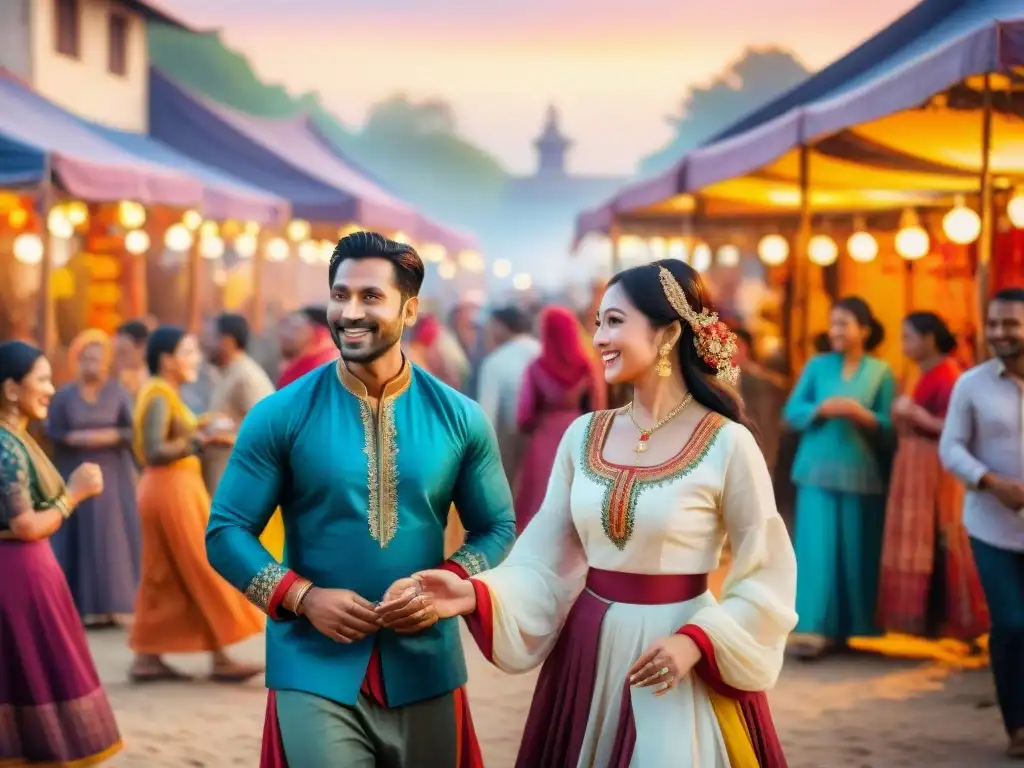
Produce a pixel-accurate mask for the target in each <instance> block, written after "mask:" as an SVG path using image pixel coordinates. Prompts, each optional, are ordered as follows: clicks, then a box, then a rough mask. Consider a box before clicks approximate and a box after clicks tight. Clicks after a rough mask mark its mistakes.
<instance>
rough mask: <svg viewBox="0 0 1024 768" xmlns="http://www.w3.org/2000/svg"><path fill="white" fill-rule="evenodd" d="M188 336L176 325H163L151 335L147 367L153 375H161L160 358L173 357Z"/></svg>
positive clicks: (147, 343)
mask: <svg viewBox="0 0 1024 768" xmlns="http://www.w3.org/2000/svg"><path fill="white" fill-rule="evenodd" d="M187 335H188V334H187V333H186V332H185V329H184V328H179V327H178V326H176V325H161V326H160V327H159V328H157V329H156V330H155V331H153V332H152V333H151V334H149V341H147V342H146V367H147V368H149V372H150V374H151V375H153V376H156V375H157V374H159V373H160V358H161V357H162V356H163V355H173V354H174V353H175V351H176V350H177V349H178V345H179V344H181V340H182V339H184V338H185V336H187Z"/></svg>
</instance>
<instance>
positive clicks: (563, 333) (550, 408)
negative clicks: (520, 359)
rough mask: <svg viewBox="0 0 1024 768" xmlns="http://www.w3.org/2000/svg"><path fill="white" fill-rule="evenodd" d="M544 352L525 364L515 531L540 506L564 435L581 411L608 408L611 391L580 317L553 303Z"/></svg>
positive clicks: (546, 318)
mask: <svg viewBox="0 0 1024 768" xmlns="http://www.w3.org/2000/svg"><path fill="white" fill-rule="evenodd" d="M540 340H541V354H540V357H539V358H537V359H536V360H535V361H534V362H533V363H531V364H530V367H529V368H527V369H526V374H525V377H524V379H523V387H522V389H521V390H520V396H519V411H518V414H517V418H516V421H517V423H518V426H519V429H521V430H522V431H523V432H524V433H525V434H526V436H527V444H526V449H525V452H524V454H523V461H522V465H521V467H520V470H519V477H518V479H517V482H516V493H515V507H516V532H517V533H522V532H523V529H525V528H526V525H527V523H529V522H530V520H532V519H533V516H534V515H535V514H536V513H537V510H538V509H540V505H541V502H542V501H544V493H545V491H546V490H547V487H548V478H549V477H550V475H551V467H552V466H554V463H555V454H556V453H557V451H558V444H559V443H560V442H561V440H562V435H564V434H565V430H567V429H568V428H569V425H570V424H572V423H573V421H575V420H576V418H577V417H578V416H581V415H583V414H584V413H588V412H589V411H600V410H602V409H604V407H605V399H606V397H607V390H606V387H605V386H604V382H603V381H600V380H599V379H598V372H597V370H596V369H595V366H594V363H593V361H592V359H591V357H590V356H589V355H588V354H587V352H586V349H585V347H584V346H583V334H582V332H581V328H580V325H579V323H578V322H577V320H576V316H575V315H573V313H572V312H570V311H569V310H568V309H565V308H563V307H549V308H548V309H546V310H544V312H543V314H542V315H541V317H540Z"/></svg>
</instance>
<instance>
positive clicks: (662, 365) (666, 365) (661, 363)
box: [654, 344, 672, 378]
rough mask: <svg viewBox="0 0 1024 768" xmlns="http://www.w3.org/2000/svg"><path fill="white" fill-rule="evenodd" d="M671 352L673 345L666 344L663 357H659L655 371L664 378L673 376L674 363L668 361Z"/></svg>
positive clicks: (663, 347)
mask: <svg viewBox="0 0 1024 768" xmlns="http://www.w3.org/2000/svg"><path fill="white" fill-rule="evenodd" d="M671 351H672V345H671V344H665V345H664V346H662V348H661V355H660V356H659V357H658V364H657V365H656V366H654V370H655V371H656V372H657V374H658V375H659V376H661V377H662V378H665V377H667V376H671V375H672V363H670V362H669V359H668V355H669V352H671Z"/></svg>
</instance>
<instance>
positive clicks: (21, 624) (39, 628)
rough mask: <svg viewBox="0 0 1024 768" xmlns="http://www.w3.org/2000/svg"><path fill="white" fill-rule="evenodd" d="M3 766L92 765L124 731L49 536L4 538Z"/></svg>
mask: <svg viewBox="0 0 1024 768" xmlns="http://www.w3.org/2000/svg"><path fill="white" fill-rule="evenodd" d="M0 585H3V586H2V587H0V766H8V765H11V766H16V765H17V766H20V765H48V766H75V767H76V768H78V767H79V766H88V765H95V764H97V763H100V762H103V761H104V760H106V759H108V758H109V757H110V756H111V755H113V754H115V753H116V752H118V751H119V750H120V749H121V747H122V743H121V735H120V733H119V732H118V729H117V723H116V722H115V721H114V712H113V710H112V709H111V708H110V703H109V702H108V701H107V696H106V694H105V693H104V692H103V688H102V686H101V685H100V680H99V676H98V675H97V673H96V666H95V665H94V664H93V660H92V656H91V655H90V654H89V647H88V645H87V643H86V639H85V630H84V629H83V628H82V622H81V620H80V619H79V618H78V611H77V610H76V609H75V604H74V601H73V600H72V599H71V591H70V590H69V589H68V584H67V581H66V580H65V578H64V573H63V572H62V571H61V568H60V565H58V564H57V560H56V558H55V557H54V555H53V550H52V549H51V547H50V543H49V542H48V541H35V542H15V541H0Z"/></svg>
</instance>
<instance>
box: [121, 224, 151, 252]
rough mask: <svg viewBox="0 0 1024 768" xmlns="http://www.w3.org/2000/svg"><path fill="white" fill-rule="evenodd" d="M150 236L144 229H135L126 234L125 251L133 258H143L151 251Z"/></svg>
mask: <svg viewBox="0 0 1024 768" xmlns="http://www.w3.org/2000/svg"><path fill="white" fill-rule="evenodd" d="M149 246H150V242H149V235H148V234H147V233H146V230H144V229H133V230H130V231H128V232H126V233H125V236H124V249H125V250H126V251H128V253H130V254H131V255H132V256H141V255H142V254H144V253H145V252H146V251H148V250H149Z"/></svg>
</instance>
